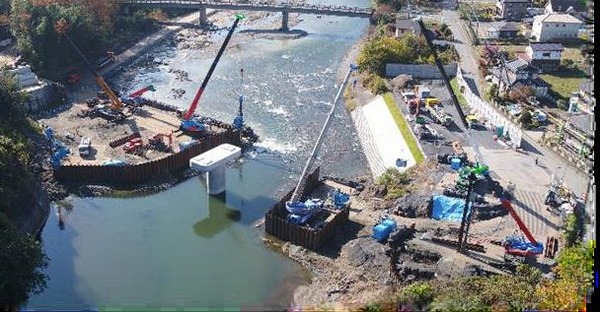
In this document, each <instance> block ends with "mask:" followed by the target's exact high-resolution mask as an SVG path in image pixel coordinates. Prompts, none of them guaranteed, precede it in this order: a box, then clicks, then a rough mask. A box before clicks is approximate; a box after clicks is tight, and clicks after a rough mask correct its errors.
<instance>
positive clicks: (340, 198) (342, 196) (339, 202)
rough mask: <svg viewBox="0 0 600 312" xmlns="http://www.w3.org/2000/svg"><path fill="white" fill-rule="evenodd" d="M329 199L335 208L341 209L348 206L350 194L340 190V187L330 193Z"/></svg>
mask: <svg viewBox="0 0 600 312" xmlns="http://www.w3.org/2000/svg"><path fill="white" fill-rule="evenodd" d="M331 199H332V200H333V206H334V207H335V208H337V209H342V208H346V207H347V206H348V202H349V201H350V195H349V194H346V193H344V192H342V191H341V190H340V189H336V190H335V191H333V192H332V193H331Z"/></svg>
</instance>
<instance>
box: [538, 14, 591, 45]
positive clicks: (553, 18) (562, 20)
mask: <svg viewBox="0 0 600 312" xmlns="http://www.w3.org/2000/svg"><path fill="white" fill-rule="evenodd" d="M582 24H583V22H582V21H580V20H579V19H577V18H575V17H573V16H572V15H570V14H565V13H550V14H544V15H538V16H536V17H534V18H533V26H532V28H531V39H532V40H533V41H536V42H548V41H554V40H564V39H575V38H577V35H578V32H579V28H580V27H581V25H582Z"/></svg>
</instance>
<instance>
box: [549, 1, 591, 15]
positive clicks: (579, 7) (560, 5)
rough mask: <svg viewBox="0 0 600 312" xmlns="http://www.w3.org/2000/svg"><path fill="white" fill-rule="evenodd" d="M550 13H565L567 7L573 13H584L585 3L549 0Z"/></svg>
mask: <svg viewBox="0 0 600 312" xmlns="http://www.w3.org/2000/svg"><path fill="white" fill-rule="evenodd" d="M550 5H552V11H554V12H566V11H567V9H568V8H569V7H572V8H573V11H575V12H584V11H585V10H586V7H585V1H581V0H550Z"/></svg>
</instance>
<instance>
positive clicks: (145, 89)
mask: <svg viewBox="0 0 600 312" xmlns="http://www.w3.org/2000/svg"><path fill="white" fill-rule="evenodd" d="M148 91H152V92H154V91H156V89H154V86H153V85H148V86H145V87H143V88H141V89H139V90H136V91H133V92H132V93H130V94H129V95H128V96H127V97H128V98H130V99H135V98H138V97H140V96H142V95H143V94H144V93H146V92H148Z"/></svg>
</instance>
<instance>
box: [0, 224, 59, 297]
mask: <svg viewBox="0 0 600 312" xmlns="http://www.w3.org/2000/svg"><path fill="white" fill-rule="evenodd" d="M0 263H2V265H0V307H2V308H6V307H9V308H10V307H12V308H16V307H17V306H18V305H19V304H21V303H23V302H25V301H26V300H27V299H28V298H29V295H31V294H38V293H40V292H41V291H42V290H44V289H45V288H46V280H47V278H48V277H47V276H46V274H44V273H43V269H44V268H46V267H47V266H48V257H47V256H46V255H45V254H44V252H43V250H42V247H41V245H40V243H39V242H37V241H36V240H35V239H33V238H32V237H31V236H29V235H23V234H20V233H19V232H18V231H17V229H16V228H15V227H14V226H13V225H12V224H11V223H10V222H9V221H8V220H7V218H6V216H5V215H4V214H3V213H0Z"/></svg>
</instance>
